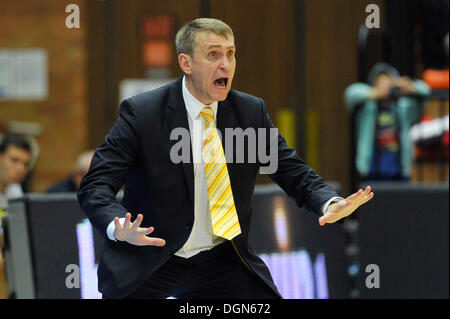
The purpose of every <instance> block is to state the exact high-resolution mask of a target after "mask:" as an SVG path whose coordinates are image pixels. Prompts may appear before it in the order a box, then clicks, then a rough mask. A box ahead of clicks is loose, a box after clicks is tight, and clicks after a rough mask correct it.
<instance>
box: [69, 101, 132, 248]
mask: <svg viewBox="0 0 450 319" xmlns="http://www.w3.org/2000/svg"><path fill="white" fill-rule="evenodd" d="M138 120H139V118H138V117H137V115H136V110H135V107H134V104H133V103H132V102H131V101H129V100H125V101H123V102H122V103H121V105H120V111H119V119H118V120H117V122H116V123H115V125H114V126H113V128H112V129H111V131H110V132H109V133H108V135H107V136H106V138H105V142H104V143H103V144H102V145H100V146H99V147H98V148H97V149H96V151H95V153H94V156H93V158H92V162H91V166H90V168H89V171H88V173H87V174H86V175H85V176H84V177H83V179H82V181H81V185H80V189H79V190H78V193H77V196H78V201H79V203H80V206H81V208H82V210H83V211H84V212H85V213H86V215H87V216H88V218H89V220H90V222H91V224H92V225H93V226H94V228H95V229H97V230H98V231H99V233H100V234H101V235H102V236H103V237H104V238H105V239H107V234H106V229H107V227H108V224H109V223H110V222H111V221H112V220H114V218H115V217H116V216H117V217H124V216H125V214H126V213H127V211H126V209H125V207H123V206H122V205H121V204H120V203H119V202H118V201H117V199H116V195H117V192H118V191H119V190H120V188H121V187H122V185H123V184H124V182H125V179H126V176H127V174H128V172H129V171H130V169H132V168H133V166H134V165H135V163H136V158H137V154H138V150H139V145H140V142H139V140H140V136H139V129H138V128H139V123H138Z"/></svg>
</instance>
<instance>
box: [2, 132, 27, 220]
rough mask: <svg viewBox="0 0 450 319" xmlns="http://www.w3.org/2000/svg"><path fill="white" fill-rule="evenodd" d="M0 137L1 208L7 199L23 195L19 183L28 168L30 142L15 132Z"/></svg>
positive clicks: (4, 206)
mask: <svg viewBox="0 0 450 319" xmlns="http://www.w3.org/2000/svg"><path fill="white" fill-rule="evenodd" d="M0 139H1V141H0V210H1V209H6V207H7V204H8V199H11V198H16V197H20V196H22V195H23V191H22V187H21V186H20V183H21V182H22V181H23V179H24V178H25V176H26V174H27V173H28V170H29V168H30V162H31V144H30V142H29V141H28V139H27V138H26V137H25V136H23V135H20V134H15V133H8V134H6V135H4V136H3V138H0ZM0 217H1V216H0Z"/></svg>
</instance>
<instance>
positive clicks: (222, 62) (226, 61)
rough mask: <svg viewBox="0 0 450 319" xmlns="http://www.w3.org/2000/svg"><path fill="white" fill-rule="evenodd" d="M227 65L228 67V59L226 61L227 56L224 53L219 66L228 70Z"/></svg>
mask: <svg viewBox="0 0 450 319" xmlns="http://www.w3.org/2000/svg"><path fill="white" fill-rule="evenodd" d="M229 67H230V61H228V58H227V56H226V55H225V56H224V57H223V58H222V60H221V62H220V68H221V69H222V70H225V71H226V70H228V69H229Z"/></svg>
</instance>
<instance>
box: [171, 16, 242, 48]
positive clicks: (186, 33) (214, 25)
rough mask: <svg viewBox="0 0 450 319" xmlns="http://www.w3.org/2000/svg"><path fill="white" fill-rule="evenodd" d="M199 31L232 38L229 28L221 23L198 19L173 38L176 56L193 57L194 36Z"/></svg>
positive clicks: (213, 20) (185, 26)
mask: <svg viewBox="0 0 450 319" xmlns="http://www.w3.org/2000/svg"><path fill="white" fill-rule="evenodd" d="M199 31H210V32H213V33H216V34H221V35H224V36H227V35H231V36H232V37H233V38H234V35H233V31H232V30H231V28H230V26H229V25H228V24H226V23H225V22H223V21H220V20H217V19H211V18H198V19H195V20H193V21H191V22H188V23H186V24H185V25H184V26H183V27H182V28H181V29H180V30H179V31H178V32H177V35H176V37H175V46H176V48H177V55H179V54H181V53H185V54H189V55H191V56H192V55H193V53H194V47H195V34H196V33H197V32H199Z"/></svg>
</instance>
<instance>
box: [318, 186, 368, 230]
mask: <svg viewBox="0 0 450 319" xmlns="http://www.w3.org/2000/svg"><path fill="white" fill-rule="evenodd" d="M370 190H371V188H370V186H367V187H366V189H365V190H364V191H363V190H362V189H360V190H358V191H357V192H356V193H354V194H352V195H350V196H349V197H347V198H346V199H341V200H340V201H337V202H335V203H332V204H330V205H329V206H328V208H327V212H326V214H325V215H323V216H322V217H320V218H319V224H320V226H323V225H325V224H327V223H334V222H337V221H338V220H339V219H341V218H344V217H347V216H348V215H350V214H351V213H353V212H354V211H355V210H356V209H357V208H358V207H359V206H361V205H363V204H365V203H367V202H368V201H369V200H371V199H372V198H373V193H372V192H371V191H370Z"/></svg>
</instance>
